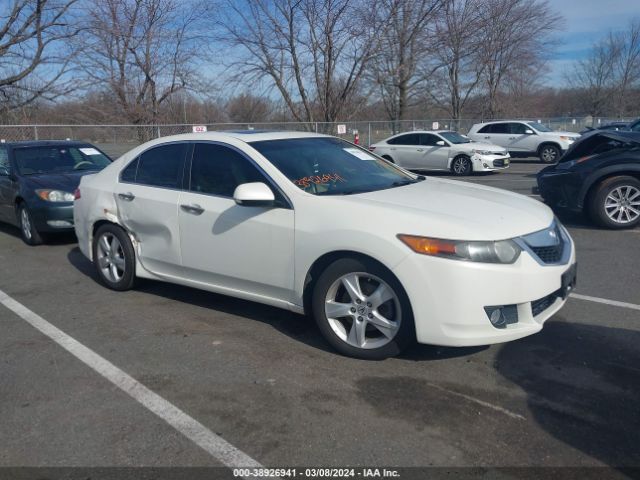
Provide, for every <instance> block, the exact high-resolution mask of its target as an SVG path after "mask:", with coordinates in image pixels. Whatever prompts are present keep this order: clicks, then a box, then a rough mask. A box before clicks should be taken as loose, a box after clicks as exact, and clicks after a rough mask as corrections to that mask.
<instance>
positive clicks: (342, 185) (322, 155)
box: [251, 138, 420, 195]
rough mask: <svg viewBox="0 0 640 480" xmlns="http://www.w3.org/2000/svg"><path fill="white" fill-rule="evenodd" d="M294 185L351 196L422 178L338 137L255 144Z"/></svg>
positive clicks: (308, 189)
mask: <svg viewBox="0 0 640 480" xmlns="http://www.w3.org/2000/svg"><path fill="white" fill-rule="evenodd" d="M251 146H252V147H253V148H255V149H256V150H258V151H259V152H260V153H261V154H262V155H264V156H265V157H266V158H267V159H268V160H269V161H270V162H271V163H272V164H273V165H275V166H276V168H278V170H280V171H281V172H282V173H283V174H285V175H286V176H287V178H288V179H289V180H291V181H292V182H293V184H294V185H296V186H298V187H299V188H300V189H302V190H304V191H305V192H308V193H312V194H314V195H349V194H352V193H363V192H371V191H374V190H383V189H385V188H392V187H398V186H401V185H407V184H409V183H415V182H416V181H418V179H419V178H420V177H414V176H412V175H409V174H406V173H404V172H403V171H402V170H400V169H398V168H396V167H395V166H393V165H392V164H390V163H388V162H386V161H384V160H381V159H379V158H378V157H375V156H373V155H371V154H370V153H369V152H367V151H366V150H363V149H361V148H358V147H356V146H354V145H352V144H350V143H347V142H345V141H344V140H340V139H338V138H293V139H286V140H265V141H261V142H253V143H251Z"/></svg>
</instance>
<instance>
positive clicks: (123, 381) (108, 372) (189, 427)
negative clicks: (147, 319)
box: [0, 290, 262, 468]
mask: <svg viewBox="0 0 640 480" xmlns="http://www.w3.org/2000/svg"><path fill="white" fill-rule="evenodd" d="M0 303H2V304H3V305H4V306H5V307H7V308H8V309H9V310H11V311H13V312H14V313H15V314H16V315H18V316H19V317H21V318H22V319H23V320H25V321H26V322H27V323H29V324H31V326H33V327H34V328H36V329H37V330H40V332H42V333H43V334H45V335H46V336H47V337H49V338H50V339H51V340H53V341H54V342H56V343H57V344H58V345H60V346H61V347H62V348H64V349H65V350H66V351H68V352H69V353H71V354H72V355H73V356H75V357H76V358H77V359H78V360H80V361H81V362H83V363H84V364H85V365H87V366H88V367H90V368H91V369H92V370H94V371H96V372H97V373H99V374H100V375H102V376H103V377H104V378H106V379H107V380H109V381H110V382H111V383H113V384H114V385H115V386H116V387H118V388H120V389H121V390H122V391H124V392H125V393H127V394H128V395H129V396H131V397H132V398H133V399H134V400H136V401H137V402H138V403H140V404H141V405H143V406H144V407H145V408H147V409H148V410H150V411H151V412H153V413H155V414H156V415H157V416H158V417H160V418H161V419H162V420H164V421H165V422H167V423H168V424H169V425H171V426H172V427H173V428H175V429H176V430H177V431H179V432H180V433H182V434H183V435H184V436H185V437H187V438H188V439H189V440H191V441H192V442H194V443H195V444H196V445H198V446H199V447H200V448H202V449H203V450H204V451H206V452H207V453H208V454H210V455H211V456H212V457H213V458H215V459H216V460H218V461H219V462H220V463H222V464H223V465H225V466H227V467H229V468H239V467H242V468H244V467H248V468H261V467H262V465H260V464H259V463H258V462H256V461H255V460H254V459H253V458H251V457H249V456H248V455H247V454H245V453H244V452H242V451H240V450H238V449H237V448H236V447H234V446H233V445H231V444H230V443H228V442H227V441H226V440H224V439H223V438H221V437H219V436H218V435H216V434H215V433H213V432H212V431H211V430H209V429H208V428H207V427H205V426H204V425H202V424H201V423H200V422H198V421H197V420H195V419H194V418H192V417H190V416H189V415H187V414H186V413H184V412H183V411H182V410H180V409H179V408H178V407H176V406H175V405H173V404H172V403H170V402H168V401H167V400H165V399H164V398H162V397H161V396H160V395H158V394H157V393H155V392H153V391H152V390H149V389H148V388H147V387H145V386H144V385H142V384H141V383H140V382H138V381H137V380H136V379H134V378H133V377H131V376H130V375H128V374H127V373H125V372H123V371H122V370H120V369H119V368H118V367H116V366H115V365H114V364H112V363H111V362H109V361H108V360H106V359H105V358H103V357H101V356H100V355H98V354H97V353H95V352H94V351H93V350H90V349H89V348H87V347H85V346H84V345H83V344H81V343H80V342H78V341H77V340H76V339H74V338H73V337H70V336H69V335H67V334H66V333H64V332H63V331H62V330H60V329H59V328H57V327H55V326H53V325H52V324H50V323H49V322H47V321H46V320H45V319H44V318H42V317H41V316H39V315H37V314H36V313H34V312H32V311H31V310H29V309H28V308H27V307H25V306H24V305H22V304H21V303H19V302H17V301H16V300H14V299H13V298H11V297H10V296H9V295H7V294H6V293H4V292H3V291H2V290H0Z"/></svg>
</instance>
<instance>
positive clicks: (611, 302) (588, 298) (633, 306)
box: [570, 293, 640, 310]
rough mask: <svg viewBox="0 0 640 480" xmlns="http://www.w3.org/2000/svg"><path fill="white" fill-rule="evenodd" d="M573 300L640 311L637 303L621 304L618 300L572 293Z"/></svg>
mask: <svg viewBox="0 0 640 480" xmlns="http://www.w3.org/2000/svg"><path fill="white" fill-rule="evenodd" d="M570 296H571V297H572V298H577V299H578V300H586V301H588V302H596V303H604V304H605V305H613V306H614V307H622V308H630V309H631V310H640V305H636V304H635V303H627V302H619V301H618V300H608V299H606V298H600V297H591V296H589V295H580V294H579V293H572V294H571V295H570Z"/></svg>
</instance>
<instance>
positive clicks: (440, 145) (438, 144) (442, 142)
mask: <svg viewBox="0 0 640 480" xmlns="http://www.w3.org/2000/svg"><path fill="white" fill-rule="evenodd" d="M436 145H437V146H439V147H444V146H445V145H446V144H445V143H444V140H438V141H437V142H436Z"/></svg>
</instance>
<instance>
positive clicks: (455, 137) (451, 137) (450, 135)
mask: <svg viewBox="0 0 640 480" xmlns="http://www.w3.org/2000/svg"><path fill="white" fill-rule="evenodd" d="M439 135H440V136H441V137H442V138H444V139H445V140H447V141H448V142H450V143H455V144H459V143H471V140H469V139H468V138H467V137H465V136H464V135H460V134H459V133H458V132H439Z"/></svg>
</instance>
